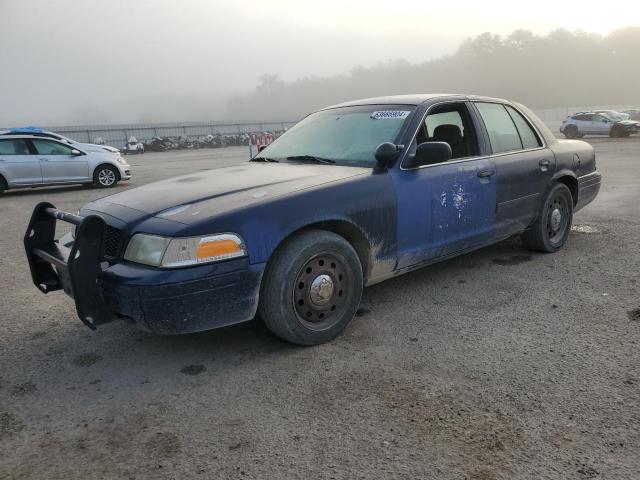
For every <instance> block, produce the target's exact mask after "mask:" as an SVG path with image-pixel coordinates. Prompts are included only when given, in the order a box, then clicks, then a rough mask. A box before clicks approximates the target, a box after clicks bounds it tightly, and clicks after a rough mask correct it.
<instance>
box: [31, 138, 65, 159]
mask: <svg viewBox="0 0 640 480" xmlns="http://www.w3.org/2000/svg"><path fill="white" fill-rule="evenodd" d="M32 142H33V145H34V146H35V147H36V150H37V151H38V154H40V155H71V154H72V153H71V152H72V151H73V148H71V147H68V146H66V145H62V144H61V143H58V142H53V141H51V140H41V139H35V138H34V139H33V140H32Z"/></svg>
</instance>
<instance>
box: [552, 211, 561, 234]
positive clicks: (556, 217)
mask: <svg viewBox="0 0 640 480" xmlns="http://www.w3.org/2000/svg"><path fill="white" fill-rule="evenodd" d="M550 221H551V230H552V231H553V232H554V233H555V232H557V231H558V228H559V227H560V222H562V213H561V212H560V210H559V209H557V208H556V209H554V210H553V212H551V220H550Z"/></svg>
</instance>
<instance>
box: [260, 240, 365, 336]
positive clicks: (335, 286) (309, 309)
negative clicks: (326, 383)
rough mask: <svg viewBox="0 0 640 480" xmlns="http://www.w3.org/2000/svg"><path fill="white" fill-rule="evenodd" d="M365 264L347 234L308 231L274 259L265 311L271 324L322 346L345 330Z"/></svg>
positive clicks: (359, 293) (267, 281) (273, 328)
mask: <svg viewBox="0 0 640 480" xmlns="http://www.w3.org/2000/svg"><path fill="white" fill-rule="evenodd" d="M362 288H363V279H362V266H361V264H360V260H359V259H358V255H357V253H356V252H355V250H354V249H353V247H352V246H351V245H350V244H349V242H347V241H346V240H345V239H344V238H342V237H341V236H339V235H336V234H335V233H332V232H327V231H324V230H308V231H304V232H302V233H299V234H297V235H296V236H295V237H293V238H291V239H290V240H288V241H287V242H286V243H285V244H283V245H282V246H281V247H280V248H279V249H278V250H277V251H276V253H275V254H274V256H273V257H272V258H271V260H269V264H268V265H267V270H266V272H265V275H264V277H263V280H262V290H261V295H260V305H259V311H260V316H261V317H262V319H263V321H264V323H265V324H266V325H267V327H268V328H269V329H270V330H271V331H272V332H273V333H274V334H276V335H277V336H279V337H280V338H282V339H284V340H287V341H288V342H291V343H295V344H298V345H317V344H320V343H324V342H327V341H329V340H331V339H333V338H334V337H336V336H337V335H338V334H339V333H340V332H342V331H343V330H344V329H345V328H346V326H347V325H348V324H349V323H350V322H351V320H352V319H353V317H354V315H355V313H356V310H357V309H358V304H359V303H360V298H361V297H362Z"/></svg>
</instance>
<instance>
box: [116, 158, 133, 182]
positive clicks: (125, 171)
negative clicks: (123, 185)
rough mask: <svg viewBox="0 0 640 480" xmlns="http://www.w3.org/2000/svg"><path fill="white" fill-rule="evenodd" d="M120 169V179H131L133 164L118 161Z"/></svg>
mask: <svg viewBox="0 0 640 480" xmlns="http://www.w3.org/2000/svg"><path fill="white" fill-rule="evenodd" d="M118 170H119V171H120V180H131V165H129V164H128V163H127V164H122V163H120V162H118Z"/></svg>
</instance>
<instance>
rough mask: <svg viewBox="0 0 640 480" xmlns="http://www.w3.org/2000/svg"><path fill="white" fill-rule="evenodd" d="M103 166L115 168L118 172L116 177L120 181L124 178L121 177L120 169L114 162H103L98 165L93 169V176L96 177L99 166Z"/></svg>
mask: <svg viewBox="0 0 640 480" xmlns="http://www.w3.org/2000/svg"><path fill="white" fill-rule="evenodd" d="M102 167H111V168H113V169H114V170H115V172H116V179H117V180H118V181H120V180H122V178H121V177H120V169H119V168H118V167H116V166H115V165H114V164H113V163H101V164H100V165H98V166H97V167H96V168H94V169H93V175H92V177H93V178H95V176H96V172H97V171H98V169H99V168H102Z"/></svg>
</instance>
